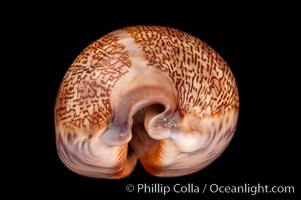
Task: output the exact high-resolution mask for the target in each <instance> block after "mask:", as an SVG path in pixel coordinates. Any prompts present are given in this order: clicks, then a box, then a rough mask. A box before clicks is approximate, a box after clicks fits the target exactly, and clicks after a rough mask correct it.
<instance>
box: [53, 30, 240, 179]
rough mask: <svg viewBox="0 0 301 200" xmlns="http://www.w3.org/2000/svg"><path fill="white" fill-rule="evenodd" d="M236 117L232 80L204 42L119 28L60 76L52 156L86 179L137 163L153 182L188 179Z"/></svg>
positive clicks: (213, 153)
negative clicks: (158, 178) (153, 176)
mask: <svg viewBox="0 0 301 200" xmlns="http://www.w3.org/2000/svg"><path fill="white" fill-rule="evenodd" d="M238 110H239V98H238V91H237V86H236V83H235V79H234V76H233V74H232V73H231V71H230V69H229V67H228V65H227V64H226V62H225V61H224V60H223V59H222V58H221V57H220V55H218V53H216V52H215V51H214V50H213V49H211V48H210V47H209V46H208V45H206V44H205V43H204V42H202V41H200V40H199V39H197V38H195V37H193V36H191V35H189V34H187V33H184V32H182V31H179V30H176V29H172V28H167V27H158V26H135V27H127V28H124V29H120V30H117V31H114V32H111V33H109V34H107V35H105V36H103V37H101V38H100V39H98V40H96V41H95V42H94V43H92V44H91V45H89V46H88V47H87V48H86V49H84V50H83V51H82V52H81V53H80V55H79V56H78V57H77V58H76V59H75V61H74V62H73V63H72V65H71V66H70V68H69V69H68V71H67V73H66V75H65V77H64V79H63V81H62V84H61V87H60V89H59V92H58V96H57V101H56V106H55V126H56V143H57V151H58V155H59V157H60V159H61V160H62V162H63V163H64V164H65V165H66V166H67V167H68V168H69V169H71V170H72V171H74V172H76V173H78V174H81V175H84V176H89V177H95V178H108V179H116V178H123V177H126V176H128V175H129V174H130V173H131V172H132V171H133V170H134V167H135V165H136V163H137V160H138V159H139V160H140V162H141V164H142V165H143V167H144V168H145V170H146V171H148V172H149V173H151V174H153V175H155V176H161V177H172V176H182V175H186V174H191V173H194V172H196V171H199V170H201V169H203V168H204V167H206V166H208V165H209V164H210V163H212V162H213V161H214V160H215V159H216V158H217V157H218V156H220V155H221V153H222V152H223V151H224V149H225V148H226V147H227V146H228V144H229V143H230V141H231V139H232V137H233V133H234V131H235V127H236V124H237V118H238Z"/></svg>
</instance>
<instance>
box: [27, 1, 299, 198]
mask: <svg viewBox="0 0 301 200" xmlns="http://www.w3.org/2000/svg"><path fill="white" fill-rule="evenodd" d="M91 7H93V5H91ZM210 8H212V7H210ZM280 8H281V9H280ZM85 9H86V8H85ZM103 9H106V8H105V7H104V8H101V9H100V10H97V9H96V10H93V12H92V11H91V13H89V11H88V12H83V13H82V12H80V9H78V10H72V9H71V8H61V9H60V8H57V7H55V8H52V7H50V11H46V10H38V11H36V13H35V15H34V16H33V17H30V18H28V19H27V20H26V22H25V23H28V24H29V25H30V26H33V28H34V31H33V32H30V34H28V39H29V40H28V44H27V46H32V45H34V46H35V48H36V51H37V52H36V53H37V54H36V55H37V59H36V62H34V65H32V66H31V69H33V70H35V71H37V70H38V73H39V74H41V76H39V77H38V78H39V82H38V84H37V82H35V83H34V84H37V85H36V87H37V88H39V87H40V86H39V84H41V85H42V87H43V89H42V90H40V89H35V90H33V91H31V92H33V93H34V94H35V95H37V96H38V97H39V98H38V100H36V101H34V104H36V105H39V106H36V108H37V109H36V110H37V112H38V113H39V114H38V117H37V119H36V121H37V123H36V125H35V126H36V128H34V133H33V137H32V141H38V146H39V147H33V151H32V153H31V157H33V160H34V161H35V162H34V166H33V168H32V169H33V172H32V173H30V177H38V181H36V182H35V183H36V184H35V185H36V186H37V187H42V191H43V194H44V195H54V196H58V195H69V196H78V195H85V196H87V198H90V197H91V196H94V197H96V198H97V199H103V198H109V197H110V198H117V196H118V195H119V194H121V195H122V196H123V197H128V198H129V199H145V198H146V197H149V196H151V198H154V199H224V198H225V197H230V198H233V199H253V197H254V199H267V198H272V199H275V198H280V199H290V198H293V197H296V195H292V194H274V195H271V194H270V195H261V194H259V195H256V196H251V195H249V194H246V195H239V194H226V195H222V194H210V192H208V193H206V194H174V193H173V194H168V195H167V196H163V195H162V194H137V192H136V191H134V192H133V193H128V192H127V191H126V190H125V187H126V185H127V184H133V185H135V186H136V185H137V184H138V183H146V184H148V185H151V184H153V183H157V184H164V185H168V186H173V185H174V184H176V183H180V184H182V185H187V183H193V184H194V185H198V186H203V185H204V184H212V183H217V184H220V185H230V186H231V185H243V184H245V183H248V184H250V185H257V184H258V183H260V184H262V185H265V184H267V185H270V186H273V185H293V186H295V192H296V193H297V192H298V189H299V188H298V187H297V176H298V175H299V173H298V171H297V168H299V167H298V166H297V161H298V160H300V156H299V157H298V156H297V147H298V144H297V143H298V139H297V135H298V134H299V133H300V131H298V129H297V127H298V121H299V120H298V119H299V118H298V117H295V116H294V114H296V113H297V111H298V110H300V109H299V107H298V106H299V103H298V100H297V97H296V94H297V93H298V92H299V90H298V89H297V86H298V82H299V81H298V79H297V78H296V73H297V72H296V68H298V67H299V65H300V63H298V62H296V58H298V56H297V53H296V51H295V50H294V49H293V47H294V46H295V45H297V44H296V42H297V41H296V40H295V39H294V36H296V35H297V33H296V30H295V29H294V27H295V25H294V24H295V23H294V20H296V17H295V12H293V11H291V10H289V9H287V8H285V7H281V5H280V6H279V7H278V9H273V8H269V7H266V8H263V7H262V8H258V7H257V6H254V7H244V8H240V9H232V10H231V11H230V10H227V9H223V8H220V9H219V10H214V9H210V10H211V12H208V11H207V12H204V10H206V9H205V8H203V9H202V10H197V9H196V11H195V10H192V11H191V13H190V12H188V13H183V12H180V11H175V12H171V13H170V14H169V13H168V14H167V13H166V12H164V10H163V11H158V12H157V13H152V12H149V13H144V12H143V11H141V10H140V11H139V12H138V11H137V10H136V11H135V12H133V11H129V13H126V14H118V13H112V14H109V15H107V14H101V13H102V11H103ZM183 9H184V8H183ZM208 9H209V8H208ZM283 10H286V11H287V12H288V13H289V14H283V12H282V11H283ZM86 11H87V10H86ZM280 11H281V12H280ZM216 13H219V15H217V14H216ZM39 17H41V21H39V20H36V19H37V18H39ZM33 21H34V23H32V22H33ZM130 25H162V26H170V27H174V28H177V29H180V30H182V31H185V32H188V33H190V34H192V35H194V36H196V37H198V38H200V39H201V40H203V41H205V42H206V43H207V44H208V45H210V46H211V47H212V48H213V49H215V50H216V51H217V52H219V53H220V55H221V56H222V57H223V58H224V60H225V61H226V62H227V63H228V64H229V66H230V68H231V70H232V72H233V74H234V76H235V78H236V81H237V85H238V89H239V94H240V105H241V107H240V114H239V120H238V125H237V131H236V133H235V136H234V138H233V140H232V142H231V144H230V145H229V147H228V148H227V149H226V151H225V152H224V153H223V154H222V155H221V157H220V158H218V159H217V160H216V161H215V162H214V163H212V164H211V165H210V166H209V167H207V168H205V169H204V170H202V171H200V172H198V173H195V174H192V175H188V176H184V177H176V178H156V177H153V176H151V175H149V174H147V173H146V172H145V171H144V170H143V168H142V167H141V166H140V165H139V164H138V166H137V167H136V170H135V171H134V172H133V173H132V174H131V175H130V176H129V177H127V178H124V179H122V180H104V179H92V178H86V177H82V176H79V175H77V174H75V173H73V172H71V171H69V170H68V169H67V168H66V167H65V166H64V165H63V164H62V163H61V162H60V160H59V158H58V156H57V153H56V149H55V130H54V105H55V99H56V95H57V91H58V89H59V86H60V83H61V81H62V79H63V76H64V74H65V72H66V71H67V69H68V67H69V66H70V64H71V63H72V62H73V60H74V59H75V58H76V56H77V55H78V54H79V53H80V52H81V50H83V48H85V47H86V46H87V45H89V44H90V43H91V42H93V41H95V40H96V39H98V38H99V37H101V36H103V35H104V34H106V33H109V32H111V31H114V30H117V29H119V28H122V27H125V26H130ZM25 31H26V30H25ZM299 85H300V84H299ZM44 95H45V96H44ZM30 101H32V100H30ZM40 105H42V106H40ZM30 146H31V145H30ZM31 147H32V146H31ZM41 154H42V156H41ZM28 179H30V178H28ZM30 192H35V189H32V190H31V191H30ZM105 195H108V196H106V197H105Z"/></svg>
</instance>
